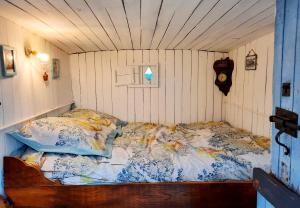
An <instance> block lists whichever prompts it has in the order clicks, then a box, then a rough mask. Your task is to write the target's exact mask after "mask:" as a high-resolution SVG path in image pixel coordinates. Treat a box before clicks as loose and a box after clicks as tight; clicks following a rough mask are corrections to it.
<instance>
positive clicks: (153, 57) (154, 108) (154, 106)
mask: <svg viewBox="0 0 300 208" xmlns="http://www.w3.org/2000/svg"><path fill="white" fill-rule="evenodd" d="M150 62H151V63H152V64H157V65H158V66H159V63H158V51H157V50H150ZM159 79H160V77H159ZM158 106H159V89H158V88H151V106H150V107H151V122H152V123H158V119H159V112H158V111H159V109H158Z"/></svg>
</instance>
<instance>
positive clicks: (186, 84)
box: [70, 50, 227, 124]
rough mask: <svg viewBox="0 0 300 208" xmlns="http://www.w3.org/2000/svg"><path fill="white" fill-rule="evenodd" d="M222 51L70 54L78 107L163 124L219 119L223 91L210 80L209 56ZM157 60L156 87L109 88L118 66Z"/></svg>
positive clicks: (211, 60) (213, 57)
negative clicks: (158, 75)
mask: <svg viewBox="0 0 300 208" xmlns="http://www.w3.org/2000/svg"><path fill="white" fill-rule="evenodd" d="M225 56H227V54H226V53H218V52H204V51H196V50H195V51H194V50H120V51H103V52H102V51H100V52H89V53H81V54H73V55H71V56H70V66H71V72H72V86H73V93H74V99H75V102H76V104H77V105H78V106H80V107H83V108H92V109H96V110H98V111H102V112H106V113H109V114H113V115H115V116H117V117H119V118H121V119H124V120H127V121H143V122H155V123H164V124H174V123H180V122H185V123H189V122H197V121H211V120H214V121H220V120H222V115H223V114H224V115H225V113H223V114H222V110H224V109H222V99H223V96H222V94H221V92H220V91H219V90H218V88H217V87H216V86H215V85H214V80H215V73H214V70H213V63H214V61H215V60H217V59H220V58H222V57H225ZM142 63H144V64H146V63H155V64H156V63H158V64H159V70H160V77H159V79H160V80H159V88H151V89H150V88H127V87H124V86H123V87H115V85H114V75H113V74H114V71H115V70H116V69H117V68H118V66H126V65H132V64H142Z"/></svg>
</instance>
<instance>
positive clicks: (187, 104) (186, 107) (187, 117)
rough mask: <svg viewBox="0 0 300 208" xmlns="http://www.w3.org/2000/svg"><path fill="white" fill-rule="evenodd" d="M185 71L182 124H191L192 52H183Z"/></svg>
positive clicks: (182, 93) (183, 73)
mask: <svg viewBox="0 0 300 208" xmlns="http://www.w3.org/2000/svg"><path fill="white" fill-rule="evenodd" d="M182 55H183V70H182V91H181V100H182V106H181V112H182V122H183V123H190V122H191V73H192V53H191V51H190V50H183V54H182Z"/></svg>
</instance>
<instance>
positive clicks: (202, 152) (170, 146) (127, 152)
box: [20, 122, 271, 185]
mask: <svg viewBox="0 0 300 208" xmlns="http://www.w3.org/2000/svg"><path fill="white" fill-rule="evenodd" d="M122 130H123V134H122V136H120V137H118V138H116V139H115V140H114V142H113V150H112V158H111V159H107V158H104V157H101V156H80V155H72V154H57V153H43V152H36V151H34V150H32V149H29V148H27V150H26V151H25V152H23V153H22V154H21V155H20V157H21V158H22V159H23V160H24V161H25V162H27V163H29V164H34V165H38V166H39V167H40V168H41V170H42V171H43V173H44V174H45V176H46V177H47V178H49V179H51V180H59V181H61V183H62V184H73V185H82V184H87V185H95V184H105V183H109V184H110V183H131V182H183V181H226V180H249V179H251V177H252V170H253V168H254V167H259V168H262V169H264V170H265V171H267V172H268V171H269V170H270V164H271V161H270V160H271V157H270V139H269V138H265V137H260V136H255V135H253V134H251V133H249V132H246V131H243V130H240V129H236V128H233V127H232V126H230V125H229V124H228V123H224V122H209V123H194V124H179V125H176V126H164V125H156V124H150V123H129V124H128V125H127V126H125V127H123V129H122Z"/></svg>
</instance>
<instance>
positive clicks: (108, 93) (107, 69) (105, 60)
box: [102, 51, 113, 114]
mask: <svg viewBox="0 0 300 208" xmlns="http://www.w3.org/2000/svg"><path fill="white" fill-rule="evenodd" d="M110 58H111V57H110V51H105V52H103V56H102V64H103V79H102V82H103V111H104V112H105V113H109V114H112V112H113V111H112V107H113V106H112V105H113V103H112V90H111V86H112V83H111V80H112V79H111V77H112V73H111V60H110Z"/></svg>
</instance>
